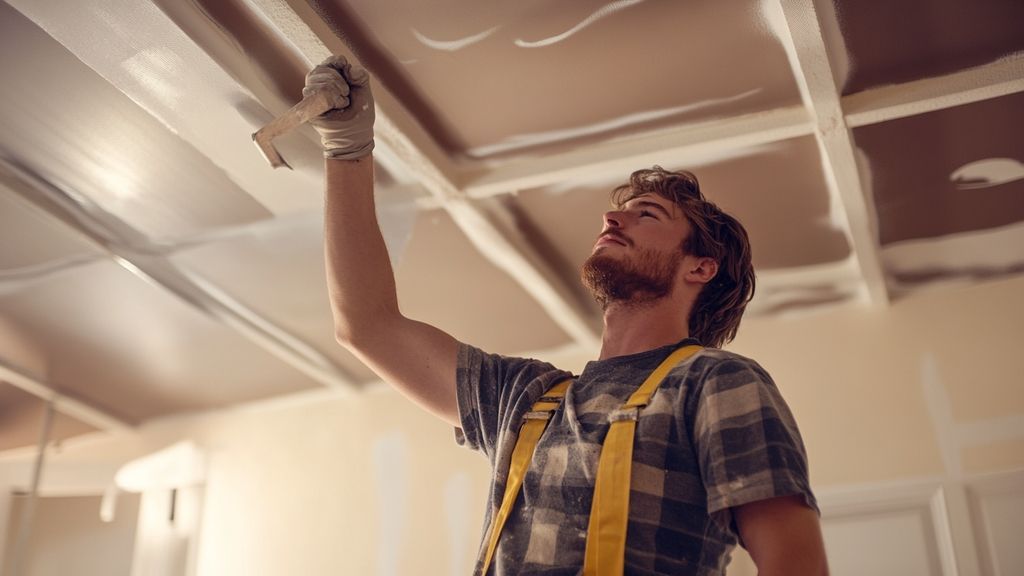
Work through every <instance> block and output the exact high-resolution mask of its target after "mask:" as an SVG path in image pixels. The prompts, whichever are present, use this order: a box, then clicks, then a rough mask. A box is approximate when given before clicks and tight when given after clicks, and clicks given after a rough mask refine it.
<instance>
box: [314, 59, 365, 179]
mask: <svg viewBox="0 0 1024 576" xmlns="http://www.w3.org/2000/svg"><path fill="white" fill-rule="evenodd" d="M320 90H326V91H327V95H328V97H329V99H330V100H331V102H332V103H333V104H334V108H333V109H332V110H329V111H328V112H325V113H324V114H321V115H320V116H317V117H316V118H314V119H312V120H310V122H309V123H310V124H312V125H313V127H314V128H316V131H317V132H319V133H320V141H321V142H322V143H323V146H324V157H326V158H340V159H343V160H354V159H356V158H361V157H363V156H366V155H367V154H369V153H370V151H371V150H373V119H374V110H373V94H371V93H370V75H369V74H367V72H366V70H364V69H362V68H360V67H359V66H353V65H352V64H350V63H349V62H348V60H346V59H345V57H344V56H331V57H330V58H328V59H327V60H324V61H323V63H322V64H320V65H319V66H317V67H316V68H313V69H312V70H311V71H310V72H309V74H307V75H306V87H305V88H303V89H302V95H303V96H304V97H305V96H309V95H310V94H312V93H314V92H317V91H320Z"/></svg>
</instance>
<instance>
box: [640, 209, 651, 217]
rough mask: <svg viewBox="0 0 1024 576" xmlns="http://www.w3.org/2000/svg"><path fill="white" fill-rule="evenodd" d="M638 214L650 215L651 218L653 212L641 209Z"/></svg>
mask: <svg viewBox="0 0 1024 576" xmlns="http://www.w3.org/2000/svg"><path fill="white" fill-rule="evenodd" d="M640 216H641V217H643V216H650V217H651V218H653V217H654V212H651V211H650V210H641V211H640Z"/></svg>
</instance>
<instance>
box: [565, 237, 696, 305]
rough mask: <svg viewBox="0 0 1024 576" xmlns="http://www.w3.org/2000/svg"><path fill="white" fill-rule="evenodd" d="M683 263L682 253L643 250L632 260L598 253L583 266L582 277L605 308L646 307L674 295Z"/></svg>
mask: <svg viewBox="0 0 1024 576" xmlns="http://www.w3.org/2000/svg"><path fill="white" fill-rule="evenodd" d="M682 261H683V253H682V251H681V250H680V251H674V252H673V253H672V254H667V255H666V254H663V253H661V252H657V251H655V250H643V251H641V252H640V253H639V254H638V255H637V256H636V258H634V259H631V260H620V259H616V258H612V257H611V256H605V255H602V254H601V253H599V252H598V253H595V254H591V255H590V257H589V258H587V260H586V262H584V263H583V268H582V270H581V273H580V278H581V279H582V281H583V285H584V286H586V287H587V288H588V289H589V290H590V293H591V295H592V296H593V297H594V300H596V301H597V303H598V304H600V305H601V308H602V309H607V308H608V305H609V304H611V303H621V304H629V305H642V304H644V303H648V302H653V301H655V300H659V299H661V298H664V297H665V296H668V295H669V294H670V293H671V292H672V289H673V288H674V286H675V279H676V272H678V271H679V266H680V264H681V263H682Z"/></svg>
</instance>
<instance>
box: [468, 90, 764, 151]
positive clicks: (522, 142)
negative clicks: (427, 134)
mask: <svg viewBox="0 0 1024 576" xmlns="http://www.w3.org/2000/svg"><path fill="white" fill-rule="evenodd" d="M760 91H761V88H754V89H751V90H747V91H746V92H742V93H740V94H736V95H733V96H725V97H722V98H709V99H707V100H701V101H700V102H694V103H692V104H684V105H682V106H674V107H672V108H662V109H660V110H646V111H643V112H636V113H633V114H627V115H625V116H621V117H619V118H613V119H611V120H607V121H605V122H598V123H597V124H591V125H589V126H580V127H577V128H566V129H563V130H551V131H548V132H534V133H532V134H520V135H517V136H512V137H509V138H506V139H505V140H502V141H501V142H497V143H495V144H487V145H484V146H478V147H476V148H471V149H470V150H467V151H466V154H467V155H468V156H470V157H472V158H481V157H485V156H490V155H493V154H498V153H501V152H509V151H512V150H518V149H522V148H528V147H530V146H537V145H539V144H549V143H551V142H559V141H562V140H569V139H572V138H580V137H583V136H593V135H595V134H602V133H605V132H611V131H613V130H618V129H621V128H627V127H629V126H634V125H637V124H643V123H644V122H650V121H652V120H659V119H661V118H668V117H671V116H675V115H677V114H683V113H686V112H692V111H694V110H700V109H703V108H709V107H712V106H718V105H721V104H728V103H732V102H736V101H739V100H742V99H744V98H749V97H751V96H753V95H754V94H757V93H758V92H760Z"/></svg>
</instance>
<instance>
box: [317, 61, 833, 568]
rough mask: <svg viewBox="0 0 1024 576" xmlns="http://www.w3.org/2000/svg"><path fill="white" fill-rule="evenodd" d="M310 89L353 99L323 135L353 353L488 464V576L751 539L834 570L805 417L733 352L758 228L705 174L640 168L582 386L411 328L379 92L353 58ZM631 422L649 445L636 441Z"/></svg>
mask: <svg viewBox="0 0 1024 576" xmlns="http://www.w3.org/2000/svg"><path fill="white" fill-rule="evenodd" d="M306 82H307V87H306V89H305V91H304V92H306V93H308V92H310V91H312V90H324V89H326V90H330V91H331V93H332V94H333V95H334V96H335V98H336V103H337V105H336V108H337V109H336V110H333V111H331V112H329V113H327V114H325V115H324V116H321V117H320V118H318V119H316V120H315V121H314V126H315V127H316V128H317V130H318V131H319V132H320V134H321V136H322V141H323V144H324V149H325V156H326V157H327V160H326V181H327V185H326V186H327V191H326V228H325V229H326V259H327V272H328V285H329V290H330V299H331V304H332V308H333V312H334V318H335V326H336V330H337V337H338V340H339V342H341V343H342V344H343V345H344V346H346V347H347V348H348V349H349V350H351V351H352V352H353V353H355V354H356V355H357V356H358V357H359V358H360V359H361V360H363V361H364V362H365V363H366V364H367V365H368V366H370V367H371V368H373V369H374V370H375V371H376V372H377V374H379V375H380V376H381V378H383V379H384V380H386V381H388V382H391V383H392V384H393V385H395V386H396V387H397V388H398V389H399V390H401V391H402V392H403V393H404V394H406V395H407V396H409V397H410V398H412V399H413V400H415V401H416V402H418V403H419V404H421V405H422V406H423V407H425V408H426V409H427V410H430V411H431V412H433V413H434V414H436V415H437V416H438V417H440V418H442V419H444V420H445V421H447V422H449V423H450V424H452V425H453V426H455V427H456V430H457V438H458V439H459V442H460V443H463V444H465V445H467V446H469V447H471V448H474V449H477V450H480V451H482V452H484V453H485V454H486V455H487V457H488V458H489V459H490V461H491V463H492V466H493V469H494V475H493V478H492V484H491V492H490V503H489V507H488V521H487V525H486V530H485V533H484V538H483V541H482V543H481V548H480V559H479V560H478V562H477V565H476V570H475V572H476V573H477V574H482V573H487V574H496V575H499V574H501V575H505V574H508V575H511V574H545V575H554V574H566V575H569V574H579V573H585V574H592V573H593V574H605V573H627V574H645V575H646V574H691V575H702V576H703V575H711V574H724V571H725V565H726V564H727V563H728V559H729V552H730V550H731V549H732V548H733V547H734V546H735V545H736V544H737V543H739V542H741V543H742V545H743V546H744V547H745V548H746V549H747V550H748V551H749V553H750V555H751V557H752V558H753V559H754V562H755V563H756V565H757V567H758V571H759V573H760V574H762V575H771V574H776V575H786V576H798V575H815V576H817V575H821V574H826V573H827V566H826V561H825V554H824V546H823V544H822V538H821V532H820V527H819V522H818V512H817V505H816V503H815V499H814V495H813V494H812V492H811V489H810V486H809V482H808V473H807V463H806V456H805V452H804V447H803V443H802V441H801V439H800V435H799V432H798V431H797V427H796V424H795V422H794V420H793V417H792V415H791V414H790V411H789V409H788V408H787V406H786V404H785V402H784V401H783V399H782V397H781V396H780V394H779V391H778V389H777V388H776V387H775V384H774V383H773V382H772V380H771V378H770V377H769V376H768V374H767V373H765V371H764V370H763V369H762V368H761V367H760V366H758V365H757V364H756V363H755V362H753V361H751V360H749V359H746V358H743V357H741V356H738V355H736V354H732V353H729V352H725V351H723V350H721V349H720V346H722V345H723V344H725V343H726V342H728V341H729V340H731V339H732V338H733V336H735V334H736V329H737V327H738V325H739V321H740V317H741V316H742V314H743V310H744V308H745V307H746V304H747V302H748V301H749V300H750V298H751V296H752V295H753V291H754V273H753V268H752V266H751V258H750V248H749V244H748V242H747V235H746V232H745V231H744V230H743V228H742V226H740V224H739V223H738V222H737V221H736V220H735V219H733V218H732V217H730V216H728V215H727V214H725V213H723V212H722V211H721V210H719V209H718V208H717V207H716V206H714V204H712V203H710V202H708V201H706V200H705V199H704V198H703V196H702V195H701V193H700V190H699V188H698V184H697V180H696V178H695V177H694V176H693V175H692V174H690V173H688V172H668V171H665V170H663V169H661V168H658V167H655V168H653V169H650V170H640V171H637V172H635V173H634V174H633V175H632V176H631V178H630V180H629V183H628V184H626V185H624V186H622V187H620V188H618V189H617V190H616V191H615V192H614V195H613V203H614V205H615V209H613V210H612V211H610V212H608V213H607V214H605V216H604V225H603V228H602V230H601V233H600V235H599V236H598V239H597V242H596V243H595V245H594V248H593V252H592V254H591V256H590V257H589V258H588V259H587V261H586V263H585V264H584V265H583V273H582V276H583V281H584V283H585V284H586V285H587V286H588V287H589V289H590V290H591V291H592V292H593V294H594V297H595V298H596V299H597V301H598V302H600V304H601V305H602V307H603V309H604V333H603V338H602V345H601V352H600V357H599V358H598V359H597V360H595V361H592V362H590V363H588V364H587V366H586V367H585V369H584V370H583V373H582V374H580V375H579V376H576V377H573V376H572V375H571V374H568V373H567V372H564V371H561V370H559V369H557V368H555V367H553V366H551V365H549V364H547V363H544V362H539V361H536V360H528V359H522V358H508V357H502V356H499V355H494V354H488V353H485V352H483V351H481V350H479V349H477V348H475V347H473V346H470V345H467V344H463V343H460V342H458V341H456V340H455V339H454V338H452V337H451V336H450V335H448V334H446V333H445V332H443V331H441V330H439V329H437V328H435V327H433V326H430V325H427V324H424V323H421V322H417V321H415V320H412V319H409V318H406V317H404V316H403V315H402V314H401V312H400V311H399V309H398V302H397V296H396V292H395V280H394V274H393V272H392V269H391V266H390V261H389V259H388V255H387V252H386V249H385V245H384V242H383V239H382V237H381V233H380V229H379V227H378V225H377V220H376V215H375V211H374V199H373V164H372V158H371V151H372V149H373V120H374V110H373V101H372V96H371V93H370V86H369V77H368V75H367V74H366V72H365V71H363V70H361V69H359V68H357V67H354V66H351V65H349V64H348V63H347V62H345V60H344V59H343V58H340V57H335V58H332V59H329V60H328V61H326V62H324V63H323V64H321V65H320V66H318V67H316V68H314V69H313V71H312V72H310V74H309V75H308V76H307V80H306ZM701 346H703V347H701ZM652 374H654V376H652ZM662 376H663V377H662ZM648 382H654V384H653V386H655V387H656V392H655V393H653V395H652V396H650V398H649V399H648V400H644V401H642V402H640V404H639V407H632V406H625V404H626V402H627V401H630V399H631V397H632V395H633V394H634V392H635V391H636V390H637V389H638V387H640V386H641V383H645V384H644V386H645V387H646V386H647V383H648ZM559 395H561V396H559ZM537 421H540V422H541V423H540V425H539V426H540V427H539V428H537V430H540V431H541V432H539V433H534V432H527V428H528V426H533V424H529V423H531V422H537ZM623 423H624V424H625V425H626V427H630V430H633V429H634V428H635V439H634V437H633V436H625V438H627V439H626V440H625V441H623V442H622V443H621V445H620V444H619V442H620V440H619V439H620V438H622V436H621V431H622V430H623V427H622V424H623ZM531 430H532V428H531ZM613 430H618V431H616V432H613ZM629 434H633V432H630V433H629ZM528 436H529V437H536V438H537V440H536V446H535V447H533V448H530V449H527V448H522V447H517V444H524V445H526V444H529V440H527V437H528ZM613 436H615V438H616V440H615V441H612V437H613ZM609 443H612V444H615V445H616V446H619V448H609ZM521 450H522V451H524V452H525V456H523V455H522V454H521V453H520V451H521ZM530 450H532V454H531V453H530ZM630 451H631V453H630ZM621 454H624V455H625V460H622V459H621V458H620V460H619V463H618V464H617V465H616V464H609V465H608V466H606V465H605V463H604V460H605V458H606V457H607V458H608V459H609V461H612V462H613V461H614V460H615V458H616V457H617V456H616V455H619V456H621ZM624 462H625V464H623V463H624ZM517 463H518V464H517ZM623 465H625V468H623ZM517 466H521V467H520V468H517ZM616 468H617V469H616ZM510 470H511V471H510ZM622 470H625V471H626V472H625V484H623V482H622V480H621V479H622V476H621V471H622ZM606 473H608V474H611V475H613V476H609V478H612V479H611V480H606V479H605V478H606V476H605V474H606ZM617 473H618V474H620V475H619V476H614V474H617ZM615 478H618V479H617V480H616V479H615ZM520 482H521V486H520ZM622 486H625V488H624V492H619V493H617V492H615V490H618V489H622ZM507 487H510V488H509V489H508V490H507V491H508V492H509V494H506V488H507ZM616 487H617V488H616ZM595 490H598V491H599V493H600V494H603V496H601V497H600V498H595V496H594V495H595ZM602 490H609V491H604V492H602ZM595 500H598V501H599V504H600V506H599V505H598V504H595ZM623 504H624V505H627V506H628V509H627V508H625V507H623V506H622V505H623ZM601 506H603V508H601ZM610 508H616V509H618V510H621V511H622V512H621V518H618V520H617V521H619V522H621V524H622V525H621V526H620V527H619V528H618V529H616V528H615V527H614V521H612V523H611V524H609V523H608V522H606V521H608V518H612V519H613V520H614V519H615V518H616V517H615V514H611V515H610V516H609V513H608V512H607V510H609V509H610ZM599 509H600V510H603V511H602V512H600V513H599V512H596V511H597V510H599ZM592 511H594V512H593V513H592ZM609 526H612V527H611V528H609ZM595 527H596V528H595ZM622 534H625V536H624V537H623V536H622ZM616 538H619V541H618V544H617V545H618V546H620V548H618V552H616V553H613V554H608V551H609V550H613V551H614V550H615V548H613V547H612V546H611V545H609V544H607V543H608V542H612V543H615V542H616ZM623 541H624V543H623ZM592 553H593V555H592ZM609 558H610V560H609ZM595 565H596V566H597V568H596V569H595V568H594V567H595ZM584 566H586V570H585V571H584ZM609 568H610V571H609Z"/></svg>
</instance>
